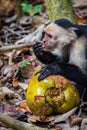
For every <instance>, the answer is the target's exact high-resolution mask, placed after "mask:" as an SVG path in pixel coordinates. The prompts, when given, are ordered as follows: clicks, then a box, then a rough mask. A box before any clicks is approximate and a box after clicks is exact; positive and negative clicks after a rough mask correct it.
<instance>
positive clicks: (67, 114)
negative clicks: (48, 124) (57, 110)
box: [54, 107, 77, 123]
mask: <svg viewBox="0 0 87 130" xmlns="http://www.w3.org/2000/svg"><path fill="white" fill-rule="evenodd" d="M76 110H77V107H75V108H73V109H72V110H70V111H68V112H67V113H65V114H63V115H60V116H56V118H55V120H54V123H58V122H61V121H66V120H67V119H68V117H69V116H71V115H72V114H73V113H75V111H76Z"/></svg>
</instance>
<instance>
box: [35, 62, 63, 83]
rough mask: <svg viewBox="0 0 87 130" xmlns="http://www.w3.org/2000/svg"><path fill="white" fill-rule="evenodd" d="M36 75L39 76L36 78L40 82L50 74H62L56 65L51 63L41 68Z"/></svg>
mask: <svg viewBox="0 0 87 130" xmlns="http://www.w3.org/2000/svg"><path fill="white" fill-rule="evenodd" d="M38 73H39V74H40V76H39V77H38V80H39V81H40V80H43V79H44V78H46V77H47V76H49V75H52V74H55V75H57V74H62V70H61V68H60V67H59V66H58V64H57V63H52V64H48V65H46V66H44V67H42V68H41V70H40V71H39V72H37V73H36V74H38Z"/></svg>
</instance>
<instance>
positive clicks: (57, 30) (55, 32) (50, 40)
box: [42, 23, 76, 50]
mask: <svg viewBox="0 0 87 130" xmlns="http://www.w3.org/2000/svg"><path fill="white" fill-rule="evenodd" d="M44 32H45V35H44V37H43V39H42V45H43V48H44V49H46V50H53V49H55V48H56V47H60V48H61V47H64V46H65V45H67V44H70V43H71V42H72V41H74V40H75V39H76V34H75V32H74V31H72V30H71V29H69V30H66V29H64V28H62V27H60V26H58V25H56V24H54V23H51V24H49V25H48V26H47V27H46V28H45V29H44Z"/></svg>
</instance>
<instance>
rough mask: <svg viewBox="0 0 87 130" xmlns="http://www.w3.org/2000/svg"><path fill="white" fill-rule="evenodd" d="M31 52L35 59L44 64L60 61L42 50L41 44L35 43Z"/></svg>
mask: <svg viewBox="0 0 87 130" xmlns="http://www.w3.org/2000/svg"><path fill="white" fill-rule="evenodd" d="M33 51H34V53H35V55H36V57H37V58H38V59H39V60H40V61H41V62H42V63H44V64H50V63H53V62H55V61H56V60H59V59H60V58H58V56H56V55H54V54H52V53H51V52H49V51H45V50H43V47H42V43H41V42H36V44H35V45H34V46H33Z"/></svg>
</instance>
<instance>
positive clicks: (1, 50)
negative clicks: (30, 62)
mask: <svg viewBox="0 0 87 130" xmlns="http://www.w3.org/2000/svg"><path fill="white" fill-rule="evenodd" d="M33 45H34V43H30V44H29V43H26V44H19V45H10V46H3V47H1V48H0V54H3V53H5V52H7V51H11V50H14V49H17V50H20V49H22V48H29V47H32V46H33Z"/></svg>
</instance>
